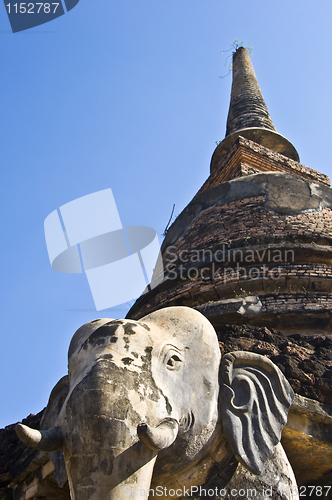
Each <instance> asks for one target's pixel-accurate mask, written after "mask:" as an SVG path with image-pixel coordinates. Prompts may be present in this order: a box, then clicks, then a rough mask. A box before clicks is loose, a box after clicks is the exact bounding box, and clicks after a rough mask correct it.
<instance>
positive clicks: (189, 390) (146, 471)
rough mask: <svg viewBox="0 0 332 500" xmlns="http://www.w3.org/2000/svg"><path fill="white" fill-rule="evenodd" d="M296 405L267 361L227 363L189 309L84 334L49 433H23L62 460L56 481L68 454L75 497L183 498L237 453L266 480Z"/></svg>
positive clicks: (21, 429)
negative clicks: (267, 466)
mask: <svg viewBox="0 0 332 500" xmlns="http://www.w3.org/2000/svg"><path fill="white" fill-rule="evenodd" d="M292 398H293V391H292V389H291V387H290V386H289V384H288V382H287V380H286V379H285V378H284V376H283V374H282V373H281V372H280V370H279V369H278V368H277V367H276V366H275V365H274V364H273V363H272V362H271V361H270V360H269V359H267V358H265V357H263V356H260V355H258V354H253V353H248V352H233V353H229V354H226V355H225V356H224V357H223V358H222V360H221V361H220V350H219V346H218V339H217V336H216V333H215V330H214V328H213V326H212V325H211V323H210V322H209V321H208V320H207V319H206V318H205V317H204V316H203V315H202V314H200V313H199V312H197V311H195V310H193V309H190V308H188V307H169V308H165V309H161V310H159V311H156V312H153V313H151V314H149V315H148V316H145V317H144V318H142V319H141V320H139V321H132V320H129V319H127V320H109V319H99V320H95V321H92V322H90V323H87V324H85V325H84V326H82V327H81V328H80V329H79V330H77V332H76V333H75V334H74V336H73V338H72V340H71V344H70V347H69V353H68V377H64V378H63V379H62V380H61V381H60V383H59V385H58V386H56V387H55V389H54V390H53V392H52V394H51V397H50V401H49V403H48V406H47V409H46V413H45V417H44V426H45V423H46V424H47V425H48V426H52V428H51V429H48V430H42V431H38V430H34V429H30V428H29V427H26V426H24V425H22V424H18V425H17V428H16V432H17V434H18V436H19V437H20V439H22V440H23V441H24V442H25V443H26V444H28V445H29V446H31V447H34V448H37V449H40V450H47V451H50V452H54V453H52V456H53V462H54V463H55V471H56V473H57V474H58V481H59V482H64V478H63V477H62V478H61V477H59V476H61V474H60V471H61V467H60V465H61V460H63V458H62V457H63V456H64V460H65V467H66V471H67V476H68V481H69V487H70V493H71V498H72V499H73V500H74V499H75V500H115V499H117V500H123V499H125V498H128V497H129V496H130V494H133V496H134V489H135V488H136V489H135V492H136V495H137V494H138V493H137V492H138V491H139V498H145V499H146V498H148V496H149V489H151V490H150V497H152V496H154V492H153V494H152V488H159V490H157V492H158V491H159V493H160V494H159V495H158V496H160V497H163V498H177V497H181V496H185V495H184V494H183V493H188V490H186V488H190V487H192V486H193V485H195V486H197V485H202V484H204V483H206V481H207V480H208V479H209V477H211V474H212V471H215V470H216V467H217V468H218V469H220V468H221V469H222V468H223V467H224V466H225V464H227V463H228V462H229V459H230V457H233V458H234V455H235V457H236V458H237V460H239V461H240V462H241V463H242V464H243V465H244V466H245V467H246V468H247V469H248V470H249V471H250V472H252V473H253V474H261V473H262V471H263V470H264V466H265V465H264V464H265V463H266V462H267V461H268V460H269V459H270V457H271V456H272V455H273V453H275V450H276V449H277V450H279V451H278V453H283V451H282V450H281V451H280V447H281V445H278V443H279V441H280V437H281V431H282V428H283V427H284V425H285V423H286V421H287V412H288V409H289V406H290V404H291V402H292ZM276 445H278V446H277V448H276ZM56 450H60V451H56ZM62 453H63V454H62ZM283 460H286V461H287V459H286V458H285V457H284V458H283ZM59 464H60V465H59ZM287 467H288V465H287ZM287 470H288V469H287ZM289 470H290V471H291V469H290V467H289ZM287 474H288V477H289V481H290V484H291V483H292V482H294V477H293V476H292V472H290V473H289V472H287V471H286V475H287ZM292 484H293V483H292ZM171 488H173V490H172V491H171ZM183 488H184V489H183ZM173 492H174V493H173ZM176 492H177V493H176ZM161 493H162V494H161ZM180 493H181V494H180Z"/></svg>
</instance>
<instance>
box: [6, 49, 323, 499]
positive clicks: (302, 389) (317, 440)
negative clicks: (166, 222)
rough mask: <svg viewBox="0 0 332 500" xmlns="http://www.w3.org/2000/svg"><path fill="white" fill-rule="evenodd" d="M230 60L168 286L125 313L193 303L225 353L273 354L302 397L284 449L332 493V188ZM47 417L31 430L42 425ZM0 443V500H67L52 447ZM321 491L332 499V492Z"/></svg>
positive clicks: (169, 265)
mask: <svg viewBox="0 0 332 500" xmlns="http://www.w3.org/2000/svg"><path fill="white" fill-rule="evenodd" d="M233 64H234V69H233V87H232V95H231V104H230V111H229V116H228V120H227V133H226V137H225V139H224V140H223V141H222V142H221V143H220V144H219V145H218V146H217V148H216V150H215V152H214V154H213V156H212V161H211V174H210V176H209V178H208V179H207V181H206V182H205V183H204V185H203V186H202V188H201V189H200V190H199V191H198V193H197V194H196V195H195V196H194V198H193V199H192V201H191V202H190V203H189V204H188V206H187V207H186V208H185V209H184V211H183V212H182V213H181V214H180V215H179V217H178V218H177V219H176V220H175V222H174V223H173V225H172V226H171V227H170V229H169V230H168V232H167V234H166V238H165V240H164V243H163V246H162V255H163V262H164V269H165V279H164V281H163V282H162V283H161V284H159V285H158V286H157V287H155V288H153V289H152V290H150V291H149V292H148V293H147V294H145V295H143V296H141V297H140V298H139V299H138V300H137V301H136V303H135V305H134V306H133V307H132V309H131V310H130V311H129V313H128V318H131V319H139V318H141V317H143V316H145V315H147V314H149V313H150V312H153V311H156V310H158V309H160V308H163V307H167V306H174V305H185V306H189V307H192V308H195V309H197V310H198V311H200V312H201V313H202V314H204V315H205V316H206V317H207V318H208V319H209V320H210V321H211V322H212V324H213V325H214V327H215V329H216V331H217V334H218V339H219V345H220V349H221V353H222V354H224V353H227V352H229V351H241V350H242V351H250V352H254V353H258V354H262V355H264V356H266V357H268V358H269V359H271V360H272V361H273V362H274V363H275V364H276V365H277V366H278V367H279V368H280V370H281V371H282V372H283V373H284V375H285V376H286V378H287V379H288V381H289V382H290V384H291V386H292V388H293V390H294V392H295V393H296V398H295V402H294V403H293V405H292V407H291V410H290V414H289V419H288V423H287V425H286V427H285V429H284V431H283V439H282V444H283V446H284V448H285V450H286V453H287V455H288V458H289V460H290V463H291V465H292V467H293V470H294V472H295V476H296V480H297V482H298V485H299V486H306V485H315V486H331V485H332V349H331V348H332V336H331V333H332V331H331V311H332V293H331V287H332V250H331V248H332V241H331V238H332V192H331V189H330V187H329V186H330V182H329V179H328V177H327V176H326V175H324V174H321V173H319V172H316V171H315V170H313V169H311V168H309V167H306V166H304V165H301V164H300V163H299V156H298V153H297V151H296V150H295V148H294V146H293V145H292V144H291V143H290V142H289V141H288V140H287V139H286V138H284V137H283V136H281V135H280V134H278V133H277V132H276V130H275V127H274V125H273V122H272V119H271V117H270V115H269V112H268V110H267V107H266V105H265V102H264V99H263V96H262V93H261V91H260V88H259V85H258V82H257V79H256V76H255V73H254V70H253V67H252V64H251V61H250V58H249V55H248V53H247V51H246V49H244V48H242V47H241V48H239V49H238V50H237V51H236V53H235V54H234V59H233ZM59 390H61V388H60V389H59ZM64 397H65V395H64ZM40 418H42V413H41V414H40V415H37V416H31V417H29V418H28V424H29V425H30V426H31V427H36V428H37V427H39V424H40ZM46 424H47V423H46V422H43V420H42V423H41V425H42V426H43V425H44V427H45V428H47V425H46ZM0 442H1V455H0V499H1V500H9V499H11V500H12V499H13V500H21V499H25V500H30V499H38V498H47V499H49V500H53V499H54V500H55V499H67V500H68V499H69V490H68V485H67V484H66V482H65V479H64V484H63V486H62V487H60V486H59V485H58V484H57V482H56V480H55V478H54V475H53V469H54V464H53V463H52V462H51V461H50V460H49V456H48V454H47V453H46V452H40V451H34V450H31V449H28V448H27V447H25V445H24V444H23V443H20V442H19V440H18V438H17V437H16V435H15V433H14V426H8V427H7V428H6V429H3V430H1V431H0ZM231 466H233V467H235V468H236V463H235V464H231ZM234 470H235V469H234ZM331 490H332V488H331ZM315 491H316V490H315ZM317 491H319V490H317ZM326 491H327V490H326ZM303 492H304V493H305V494H304V495H302V496H308V498H309V490H306V489H305V490H303ZM318 496H319V497H320V498H321V496H323V497H325V498H332V491H330V490H328V494H327V495H325V493H323V495H319V494H318V495H317V497H318ZM317 497H316V496H315V494H311V495H310V498H317ZM197 498H198V497H197ZM280 498H281V497H280ZM215 500H216V499H215Z"/></svg>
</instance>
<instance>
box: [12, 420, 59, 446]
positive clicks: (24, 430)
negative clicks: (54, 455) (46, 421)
mask: <svg viewBox="0 0 332 500" xmlns="http://www.w3.org/2000/svg"><path fill="white" fill-rule="evenodd" d="M15 431H16V434H17V435H18V437H19V438H20V440H21V441H23V443H25V444H26V445H27V446H30V447H31V448H35V449H37V450H42V451H56V450H60V449H61V447H62V441H63V440H62V434H61V431H60V429H59V428H54V429H49V430H47V431H38V430H37V429H31V428H30V427H28V426H27V425H23V424H17V425H16V427H15Z"/></svg>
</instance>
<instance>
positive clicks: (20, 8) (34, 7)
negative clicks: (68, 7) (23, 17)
mask: <svg viewBox="0 0 332 500" xmlns="http://www.w3.org/2000/svg"><path fill="white" fill-rule="evenodd" d="M59 5H60V4H59V3H44V2H42V3H14V4H11V3H8V4H7V5H6V7H7V9H8V14H39V13H40V14H42V13H43V14H54V13H55V11H56V10H57V8H58V6H59Z"/></svg>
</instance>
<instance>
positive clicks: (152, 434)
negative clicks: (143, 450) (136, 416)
mask: <svg viewBox="0 0 332 500" xmlns="http://www.w3.org/2000/svg"><path fill="white" fill-rule="evenodd" d="M178 431H179V424H178V422H177V421H176V420H175V419H173V418H168V419H166V420H164V421H163V422H161V424H159V425H158V426H157V427H150V426H149V425H148V424H139V425H138V426H137V434H138V437H139V439H140V441H142V443H144V444H145V445H146V446H148V448H150V449H151V450H153V451H159V450H163V449H164V448H168V446H171V444H173V443H174V441H175V439H176V437H177V435H178Z"/></svg>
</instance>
